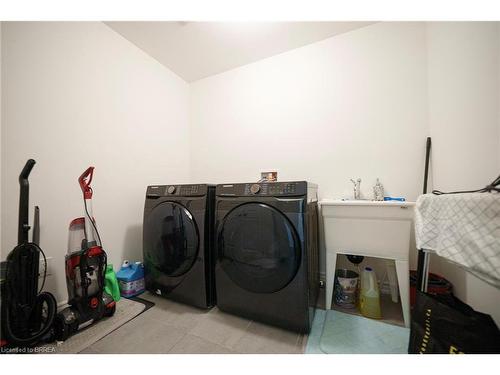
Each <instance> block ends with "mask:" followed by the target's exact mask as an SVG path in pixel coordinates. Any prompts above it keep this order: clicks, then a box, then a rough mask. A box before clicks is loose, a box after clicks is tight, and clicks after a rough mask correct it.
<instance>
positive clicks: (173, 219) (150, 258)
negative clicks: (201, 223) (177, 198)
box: [144, 202, 199, 277]
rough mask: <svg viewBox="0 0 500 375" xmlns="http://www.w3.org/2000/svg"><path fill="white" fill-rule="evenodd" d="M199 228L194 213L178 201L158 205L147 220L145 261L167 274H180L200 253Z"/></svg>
mask: <svg viewBox="0 0 500 375" xmlns="http://www.w3.org/2000/svg"><path fill="white" fill-rule="evenodd" d="M198 245H199V238H198V229H197V227H196V223H195V222H194V220H193V217H192V215H191V213H190V212H189V211H188V210H187V209H186V208H185V207H184V206H182V205H180V204H178V203H175V202H164V203H161V204H159V205H158V206H156V207H155V208H154V209H153V210H152V211H151V213H150V214H149V215H148V216H147V217H146V219H145V221H144V257H145V259H144V262H145V263H146V264H148V265H150V266H151V267H152V269H155V270H156V271H159V272H161V273H162V274H165V275H167V276H171V277H175V276H180V275H182V274H184V273H186V272H187V271H189V269H190V268H191V267H192V265H193V264H194V262H195V261H196V257H197V256H198Z"/></svg>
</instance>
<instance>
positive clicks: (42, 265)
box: [38, 256, 52, 278]
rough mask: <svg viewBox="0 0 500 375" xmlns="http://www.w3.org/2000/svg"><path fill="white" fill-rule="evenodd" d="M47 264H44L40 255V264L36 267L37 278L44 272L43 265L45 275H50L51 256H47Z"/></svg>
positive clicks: (41, 276)
mask: <svg viewBox="0 0 500 375" xmlns="http://www.w3.org/2000/svg"><path fill="white" fill-rule="evenodd" d="M46 259H47V264H45V262H44V259H43V256H42V257H40V265H39V267H38V273H39V276H38V277H39V278H43V275H44V274H45V267H47V276H52V257H47V258H46Z"/></svg>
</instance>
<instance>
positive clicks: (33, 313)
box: [0, 159, 57, 349]
mask: <svg viewBox="0 0 500 375" xmlns="http://www.w3.org/2000/svg"><path fill="white" fill-rule="evenodd" d="M34 165H35V161H34V160H33V159H29V160H28V161H27V162H26V165H25V166H24V168H23V170H22V172H21V174H20V175H19V184H20V198H19V224H18V238H17V242H18V245H17V246H16V247H15V248H14V249H13V250H12V251H11V252H10V253H9V255H8V256H7V259H6V261H5V262H3V263H2V277H1V304H2V305H1V314H2V325H1V329H2V331H1V345H0V346H1V347H2V349H3V348H4V347H11V348H12V347H29V346H33V345H34V344H36V343H37V342H39V341H40V340H42V339H44V338H48V339H49V338H50V335H51V327H52V323H53V321H54V317H55V315H56V312H57V303H56V300H55V298H54V296H53V295H52V294H50V293H48V292H41V290H42V289H43V286H44V284H45V278H46V276H47V259H46V257H45V254H44V252H43V251H42V249H41V248H40V246H39V241H40V223H39V212H40V211H39V209H38V207H35V219H34V225H33V241H32V242H29V240H28V234H29V230H30V226H29V223H28V204H29V182H28V176H29V174H30V172H31V170H32V169H33V166H34ZM40 254H41V255H42V257H43V259H44V262H45V270H44V275H43V281H42V286H41V287H40V290H39V289H38V279H39V276H40V275H39V264H40Z"/></svg>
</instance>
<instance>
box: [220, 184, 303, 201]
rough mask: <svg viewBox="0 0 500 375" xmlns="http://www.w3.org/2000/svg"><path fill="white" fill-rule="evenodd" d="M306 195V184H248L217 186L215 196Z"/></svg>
mask: <svg viewBox="0 0 500 375" xmlns="http://www.w3.org/2000/svg"><path fill="white" fill-rule="evenodd" d="M306 193H307V182H305V181H294V182H260V183H249V184H221V185H217V188H216V195H221V196H275V197H281V196H297V195H304V194H306Z"/></svg>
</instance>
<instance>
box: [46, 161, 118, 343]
mask: <svg viewBox="0 0 500 375" xmlns="http://www.w3.org/2000/svg"><path fill="white" fill-rule="evenodd" d="M93 174H94V167H89V168H88V169H87V170H86V171H85V172H83V174H82V175H81V176H80V178H79V179H78V182H79V184H80V187H81V189H82V192H83V200H84V207H85V216H84V217H80V218H77V219H74V220H73V221H72V222H71V223H70V225H69V241H68V253H67V255H66V257H65V263H66V285H67V287H68V304H69V305H70V306H69V307H67V308H65V309H64V310H62V311H61V312H60V313H59V314H57V317H56V320H55V323H54V327H55V336H56V339H57V340H59V341H64V340H66V339H67V338H68V337H69V336H70V335H72V334H73V333H75V332H76V331H78V330H79V329H82V328H84V327H86V326H88V325H90V324H92V323H94V322H96V321H98V320H99V319H101V318H102V317H104V316H112V315H113V314H114V313H115V309H116V304H115V301H114V300H113V297H112V296H110V295H109V294H108V293H106V292H105V291H104V283H105V272H106V259H107V258H106V252H105V251H104V250H103V248H102V244H101V238H100V236H99V232H98V231H97V226H96V224H95V220H94V218H93V216H92V188H91V187H90V183H91V182H92V176H93Z"/></svg>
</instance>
